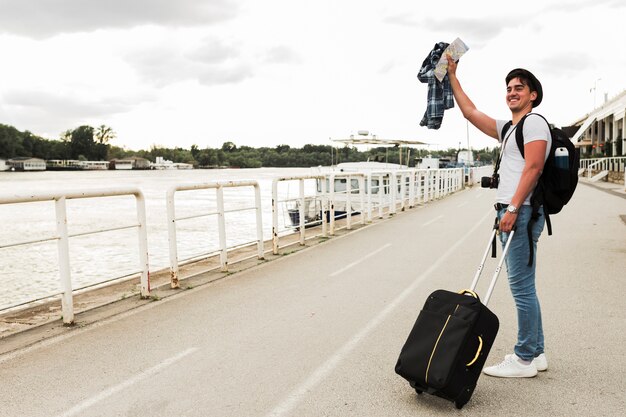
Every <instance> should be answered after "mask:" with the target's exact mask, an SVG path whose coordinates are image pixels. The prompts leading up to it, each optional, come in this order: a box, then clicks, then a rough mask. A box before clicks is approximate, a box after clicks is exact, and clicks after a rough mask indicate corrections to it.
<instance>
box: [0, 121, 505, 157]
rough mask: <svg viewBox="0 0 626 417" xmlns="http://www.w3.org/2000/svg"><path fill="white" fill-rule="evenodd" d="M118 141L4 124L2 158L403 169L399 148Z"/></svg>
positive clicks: (106, 135)
mask: <svg viewBox="0 0 626 417" xmlns="http://www.w3.org/2000/svg"><path fill="white" fill-rule="evenodd" d="M115 137H116V135H115V132H114V131H113V129H111V128H110V127H108V126H105V125H101V126H99V127H97V128H94V127H91V126H88V125H83V126H79V127H77V128H75V129H69V130H66V131H65V132H63V133H62V134H61V135H60V138H59V139H58V140H50V139H44V138H41V137H39V136H36V135H34V134H32V133H31V132H29V131H24V132H21V131H19V130H17V129H16V128H15V127H12V126H8V125H3V124H0V158H3V159H10V158H15V157H34V158H41V159H45V160H51V159H75V160H89V161H103V160H112V159H122V158H128V157H140V158H145V159H148V160H151V161H155V159H156V157H158V156H160V157H163V158H164V159H168V160H170V161H173V162H184V163H189V164H192V165H194V166H196V167H199V168H217V167H239V168H260V167H311V166H318V165H322V166H328V165H331V164H337V163H340V162H360V161H367V160H370V161H381V162H392V163H398V162H399V160H400V152H401V149H400V148H398V147H392V148H387V147H375V148H370V149H368V150H365V151H360V150H358V149H357V148H355V147H351V146H342V147H339V148H337V147H334V146H331V145H304V146H303V147H302V148H295V147H291V146H289V145H278V146H276V147H273V148H270V147H260V148H252V147H249V146H237V145H236V144H235V143H234V142H232V141H226V142H224V143H223V144H222V146H221V147H220V148H210V147H205V148H203V149H201V148H200V147H199V146H197V145H192V146H191V148H190V149H184V148H180V147H175V148H165V147H159V146H152V147H151V148H150V149H148V150H139V151H133V150H127V149H124V148H121V147H118V146H113V145H112V144H111V143H110V142H111V141H112V140H113V139H115ZM458 151H459V150H458V149H455V148H450V149H447V150H443V151H431V150H425V149H411V158H410V160H409V164H408V165H409V166H415V165H416V163H417V162H418V160H419V158H424V157H427V156H431V157H434V158H449V159H451V160H453V161H455V160H456V156H457V153H458ZM472 152H473V154H474V160H475V161H481V162H482V163H485V164H490V163H491V162H492V161H493V159H494V158H495V157H496V156H497V149H496V148H494V149H490V148H484V149H479V150H472ZM403 163H405V164H406V149H404V151H403Z"/></svg>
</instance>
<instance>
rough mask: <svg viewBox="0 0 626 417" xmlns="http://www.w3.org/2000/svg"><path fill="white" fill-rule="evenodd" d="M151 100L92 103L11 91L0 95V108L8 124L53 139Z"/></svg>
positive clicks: (146, 97)
mask: <svg viewBox="0 0 626 417" xmlns="http://www.w3.org/2000/svg"><path fill="white" fill-rule="evenodd" d="M154 100H155V97H154V96H153V95H151V94H145V93H144V94H139V95H137V94H135V95H130V96H124V97H108V98H98V99H97V100H93V99H90V98H84V97H79V96H77V95H75V94H66V93H53V92H45V91H33V90H10V91H7V92H5V93H4V94H3V95H2V107H3V110H4V113H5V114H6V115H7V116H8V118H9V119H10V120H11V123H14V124H16V125H24V126H26V128H27V129H29V130H32V131H38V132H46V133H47V134H53V135H54V134H56V131H58V132H60V131H62V130H64V129H68V128H70V127H72V126H74V125H77V124H80V123H87V124H90V123H93V122H92V120H101V119H107V118H110V117H111V116H112V115H114V114H119V113H125V112H128V111H130V110H132V109H133V108H134V107H136V106H137V105H138V104H141V103H145V102H150V101H154ZM51 131H52V132H51Z"/></svg>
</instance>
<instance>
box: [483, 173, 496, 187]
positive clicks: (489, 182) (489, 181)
mask: <svg viewBox="0 0 626 417" xmlns="http://www.w3.org/2000/svg"><path fill="white" fill-rule="evenodd" d="M499 182H500V175H498V174H496V173H494V174H493V175H492V176H491V177H482V178H481V179H480V186H481V187H482V188H498V183H499Z"/></svg>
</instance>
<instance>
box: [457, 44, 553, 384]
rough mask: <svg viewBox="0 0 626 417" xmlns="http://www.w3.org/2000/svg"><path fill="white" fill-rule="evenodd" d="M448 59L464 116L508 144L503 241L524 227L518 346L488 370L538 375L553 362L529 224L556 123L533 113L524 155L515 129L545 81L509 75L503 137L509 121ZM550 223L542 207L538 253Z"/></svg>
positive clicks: (500, 198)
mask: <svg viewBox="0 0 626 417" xmlns="http://www.w3.org/2000/svg"><path fill="white" fill-rule="evenodd" d="M447 58H448V76H449V78H450V83H451V86H452V91H453V93H454V98H455V100H456V102H457V104H458V106H459V108H460V109H461V111H462V112H463V116H464V117H465V118H466V119H467V120H468V121H469V122H470V123H472V124H473V125H474V126H476V127H477V128H478V129H479V130H480V131H482V132H483V133H485V134H486V135H488V136H491V137H492V138H494V139H497V140H498V141H500V142H501V143H502V150H501V158H502V160H501V162H500V169H499V175H500V181H499V185H498V189H497V193H496V205H495V207H496V210H497V216H498V218H499V221H500V232H501V233H500V240H501V242H502V244H503V245H504V244H505V243H506V241H507V239H508V238H509V233H510V232H511V230H512V228H513V226H516V230H518V231H519V233H515V235H514V237H513V240H512V241H511V245H510V247H509V253H508V255H507V259H506V264H507V272H508V278H509V286H510V288H511V293H512V294H513V298H514V299H515V305H516V308H517V322H518V333H517V344H516V345H515V347H514V349H513V353H512V354H508V355H506V356H505V358H504V361H503V362H502V363H500V364H498V365H495V366H490V367H487V368H485V369H483V372H484V373H485V374H487V375H491V376H497V377H508V378H524V377H534V376H535V375H537V371H544V370H546V369H547V368H548V363H547V360H546V356H545V354H544V338H543V328H542V325H541V309H540V307H539V300H538V298H537V293H536V290H535V259H537V257H536V256H534V257H533V263H532V265H531V266H528V260H529V255H530V249H529V242H528V239H529V233H527V225H528V222H529V221H530V216H531V212H532V208H531V207H530V205H529V204H530V196H531V194H532V191H533V189H534V188H535V185H536V184H537V180H538V179H539V176H540V175H541V172H542V170H543V165H544V163H545V161H546V159H547V157H548V154H549V150H550V145H551V143H550V142H551V140H552V139H551V136H550V127H549V126H548V125H547V123H546V122H545V120H544V119H542V118H541V117H540V116H537V115H530V116H528V117H527V118H526V119H525V120H524V124H523V136H524V156H522V154H521V153H520V151H519V149H518V146H517V143H516V140H515V129H516V127H517V123H518V122H519V121H520V120H521V119H522V117H524V116H525V115H526V114H528V113H530V112H531V111H532V110H533V108H535V107H537V106H538V105H539V103H540V102H541V100H542V98H543V90H542V87H541V83H539V80H537V78H535V76H534V75H533V74H532V73H530V72H529V71H527V70H524V69H521V68H518V69H514V70H513V71H511V72H510V73H509V74H508V75H507V77H506V104H507V106H508V107H509V110H510V111H511V120H512V121H513V124H512V126H511V127H510V128H509V130H508V131H507V132H504V137H500V135H501V131H502V128H503V127H504V125H505V124H506V120H495V119H493V118H491V117H489V116H487V115H486V114H484V113H482V112H481V111H479V110H478V109H477V108H476V106H475V105H474V103H473V102H472V101H471V100H470V99H469V97H468V96H467V94H465V92H464V91H463V89H462V88H461V84H460V83H459V80H458V78H457V76H456V69H457V64H456V63H455V62H454V61H453V60H452V58H451V57H450V56H448V57H447ZM544 223H545V218H544V217H543V210H542V209H540V218H539V220H537V221H536V222H533V225H532V230H531V232H532V233H531V234H532V240H533V246H534V249H535V254H536V253H537V251H536V249H537V240H538V239H539V235H540V234H541V232H542V230H543V227H544Z"/></svg>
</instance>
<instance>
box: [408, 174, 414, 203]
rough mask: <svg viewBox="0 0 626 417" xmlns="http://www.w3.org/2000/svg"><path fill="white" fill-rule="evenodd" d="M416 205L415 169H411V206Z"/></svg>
mask: <svg viewBox="0 0 626 417" xmlns="http://www.w3.org/2000/svg"><path fill="white" fill-rule="evenodd" d="M413 207H415V170H414V169H413V170H410V171H409V208H413Z"/></svg>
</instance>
